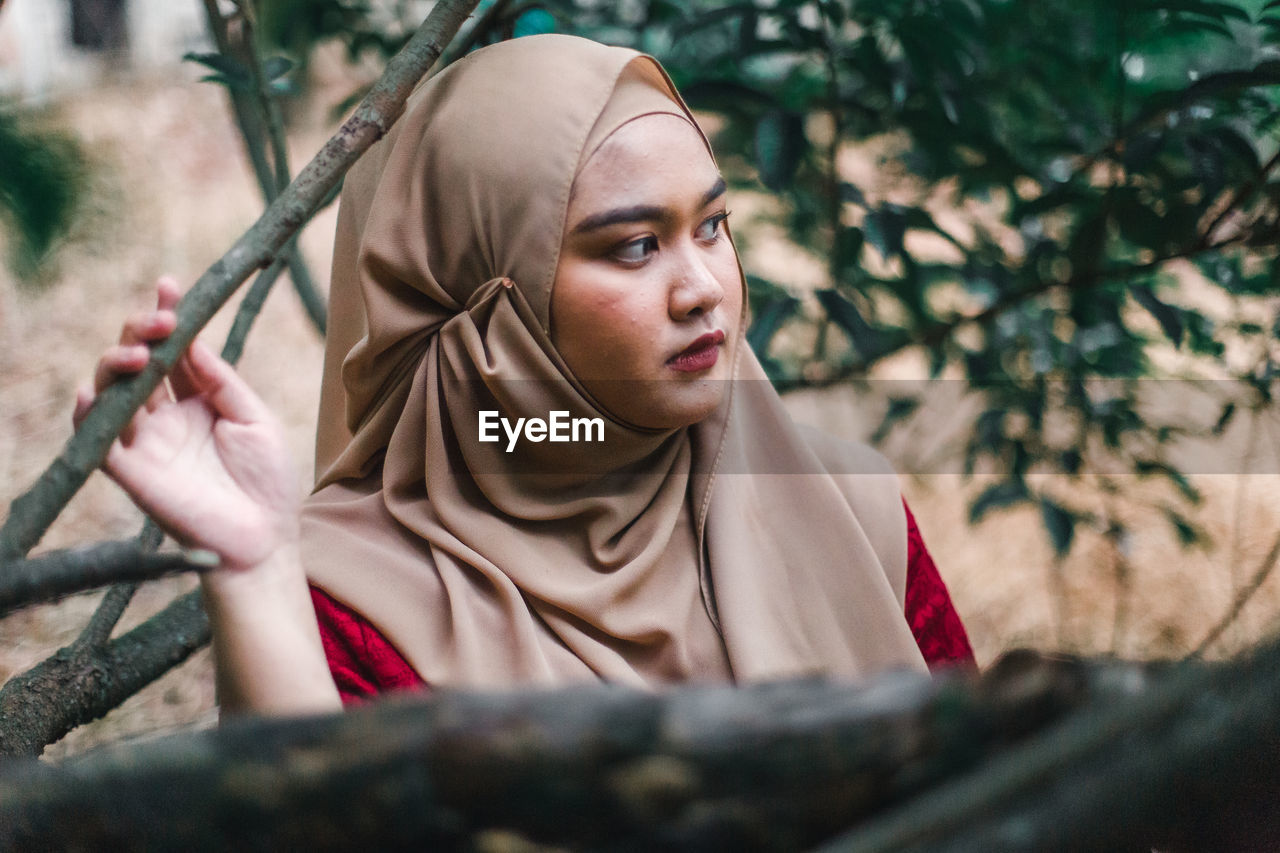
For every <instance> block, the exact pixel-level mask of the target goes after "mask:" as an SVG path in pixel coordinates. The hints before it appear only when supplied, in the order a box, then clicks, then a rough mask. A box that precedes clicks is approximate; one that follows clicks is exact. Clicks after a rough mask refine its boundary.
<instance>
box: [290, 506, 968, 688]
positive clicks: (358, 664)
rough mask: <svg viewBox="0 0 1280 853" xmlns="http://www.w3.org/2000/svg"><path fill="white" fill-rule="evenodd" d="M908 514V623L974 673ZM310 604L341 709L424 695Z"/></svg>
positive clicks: (946, 661)
mask: <svg viewBox="0 0 1280 853" xmlns="http://www.w3.org/2000/svg"><path fill="white" fill-rule="evenodd" d="M903 506H904V508H906V512H907V596H906V617H907V623H908V624H909V625H910V626H911V633H912V635H914V636H915V639H916V644H917V645H919V646H920V652H921V653H922V654H923V655H924V659H925V661H926V662H927V663H928V664H929V668H930V669H940V668H943V667H948V666H965V667H976V665H977V664H976V662H975V661H974V657H973V649H972V648H971V647H970V645H969V636H968V634H966V633H965V630H964V625H963V624H962V623H961V621H960V615H959V614H958V613H956V609H955V607H954V606H953V605H952V603H951V596H950V594H949V593H948V592H947V587H946V584H944V583H943V582H942V576H941V575H939V574H938V568H937V566H935V565H934V563H933V558H932V557H930V556H929V550H928V549H927V548H926V547H925V544H924V538H923V537H921V535H920V528H919V527H917V526H916V520H915V518H914V517H913V516H912V515H911V509H910V508H909V507H906V504H905V502H904V504H903ZM311 603H312V604H313V605H314V606H315V609H316V619H317V621H318V622H319V624H320V639H321V641H322V642H323V643H324V654H325V657H326V658H327V659H328V661H329V670H330V672H332V673H333V680H334V683H335V684H337V686H338V693H339V695H341V696H342V701H343V704H347V705H350V704H358V703H360V702H363V701H366V700H368V699H369V698H371V697H373V696H376V695H378V694H379V693H386V692H388V691H391V690H422V689H425V688H426V686H427V685H426V683H425V682H424V681H423V680H422V678H421V677H419V675H418V673H417V672H415V671H414V669H413V667H411V666H409V664H408V662H407V661H406V660H405V659H404V657H403V656H402V655H401V654H400V652H399V651H397V650H396V647H395V646H393V645H391V643H390V642H388V640H387V639H386V638H385V637H383V636H382V634H381V633H380V632H379V631H378V629H377V628H375V627H373V625H371V624H369V622H368V621H367V620H366V619H365V618H364V617H363V616H361V615H360V614H359V613H357V612H355V611H354V610H352V609H351V608H349V607H347V606H346V605H345V604H342V603H341V602H339V601H337V600H336V599H334V598H333V597H331V596H330V595H329V594H328V593H326V592H324V591H323V590H321V589H317V588H316V587H312V588H311Z"/></svg>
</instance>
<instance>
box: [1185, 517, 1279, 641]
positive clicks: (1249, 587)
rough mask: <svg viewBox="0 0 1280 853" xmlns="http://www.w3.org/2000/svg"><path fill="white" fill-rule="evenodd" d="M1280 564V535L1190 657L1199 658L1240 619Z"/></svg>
mask: <svg viewBox="0 0 1280 853" xmlns="http://www.w3.org/2000/svg"><path fill="white" fill-rule="evenodd" d="M1277 563H1280V535H1277V536H1276V541H1275V542H1273V543H1271V550H1269V551H1267V555H1266V556H1265V557H1263V558H1262V562H1261V563H1259V564H1258V568H1257V569H1255V570H1254V572H1253V577H1252V578H1250V579H1249V582H1248V583H1247V584H1245V585H1244V586H1243V587H1242V588H1241V589H1240V590H1239V591H1238V592H1236V598H1235V601H1233V602H1231V609H1230V610H1228V611H1227V612H1226V614H1225V615H1224V616H1223V617H1222V618H1221V619H1219V620H1218V624H1217V625H1214V626H1213V628H1211V629H1210V630H1209V633H1208V634H1206V635H1205V637H1204V639H1203V640H1201V641H1200V644H1199V645H1198V646H1196V648H1195V651H1193V652H1192V653H1191V657H1200V656H1201V655H1203V654H1204V653H1205V650H1206V649H1208V648H1209V647H1210V646H1212V645H1213V644H1214V643H1215V642H1216V641H1217V639H1218V638H1219V637H1220V636H1222V632H1223V631H1225V630H1227V629H1228V628H1230V627H1231V626H1232V625H1233V624H1235V621H1236V620H1237V619H1239V618H1240V614H1241V612H1242V611H1243V610H1244V607H1245V605H1246V604H1248V603H1249V601H1250V600H1251V599H1252V598H1253V596H1254V593H1256V592H1257V591H1258V589H1259V588H1260V587H1261V586H1262V585H1263V584H1264V583H1266V580H1267V578H1269V577H1271V573H1272V572H1273V571H1275V568H1276V564H1277Z"/></svg>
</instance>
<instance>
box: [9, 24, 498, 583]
mask: <svg viewBox="0 0 1280 853" xmlns="http://www.w3.org/2000/svg"><path fill="white" fill-rule="evenodd" d="M475 5H476V0H440V2H438V3H437V4H436V5H435V6H434V7H433V8H432V10H431V14H430V15H428V16H427V20H426V21H424V22H423V24H422V26H421V27H420V28H419V29H418V31H417V32H416V33H415V34H414V36H413V38H411V39H410V40H409V42H408V44H406V45H405V47H404V48H403V49H402V50H401V51H400V52H399V53H398V54H396V55H395V56H394V57H392V59H391V61H390V62H388V63H387V68H386V71H385V72H384V73H383V75H382V78H381V79H380V80H379V81H378V84H377V85H376V86H375V87H374V88H373V90H372V91H370V92H369V94H368V95H367V96H365V98H364V100H363V101H361V103H360V105H359V106H358V107H357V108H356V111H355V113H354V115H352V116H351V118H349V119H348V120H347V121H346V122H345V123H344V124H343V125H342V127H341V128H340V129H339V130H338V133H337V134H336V135H335V136H334V137H333V138H332V139H330V140H329V141H328V142H327V143H325V145H324V147H323V148H321V149H320V152H319V153H318V154H317V155H316V156H315V157H314V158H313V159H312V161H311V162H310V163H308V164H307V166H306V168H304V169H303V170H302V172H301V173H299V175H298V177H297V178H296V179H295V180H294V181H293V183H292V184H290V185H289V187H288V188H287V189H286V190H285V191H284V192H283V193H281V195H280V196H279V197H278V198H277V199H276V200H275V201H274V202H272V204H271V205H270V207H268V208H267V210H266V212H265V213H263V215H262V216H261V217H260V218H259V219H258V221H257V222H256V223H254V225H253V226H252V227H250V228H249V230H248V231H247V232H245V234H244V235H243V236H242V237H241V238H240V239H239V240H237V241H236V242H235V244H234V245H233V246H232V247H231V248H230V249H229V250H228V251H227V253H226V254H224V255H223V256H222V258H220V259H219V260H218V261H217V262H215V263H214V264H213V266H212V267H210V268H209V269H208V270H207V271H206V272H205V273H204V274H203V275H202V276H200V278H199V279H198V280H197V281H196V283H195V285H194V286H193V287H192V288H191V290H190V291H189V292H188V293H187V294H186V296H184V297H183V299H182V302H181V303H180V304H179V306H178V324H177V328H176V329H175V330H174V332H173V334H172V335H171V336H170V337H169V338H168V339H167V340H166V341H165V342H164V343H163V344H160V345H158V346H157V347H155V348H154V349H153V350H152V357H151V361H150V363H149V364H148V365H147V366H146V367H145V368H144V369H143V370H142V371H140V372H139V374H137V375H136V376H135V377H133V378H131V379H127V380H123V381H121V382H118V383H116V384H114V385H112V386H111V387H109V388H107V389H106V390H104V391H103V393H102V394H101V395H100V396H99V397H98V400H97V402H96V403H95V404H94V407H93V409H92V410H90V412H89V414H88V415H87V416H86V417H85V419H84V422H83V423H82V424H81V425H80V428H79V430H77V432H76V433H75V435H73V436H72V437H71V439H70V440H69V441H68V442H67V444H66V446H65V447H64V448H63V450H62V453H61V454H59V456H58V458H57V459H55V460H54V461H53V463H52V464H51V465H50V466H49V467H48V468H47V469H46V470H45V471H44V473H43V474H41V476H40V478H39V479H38V480H37V481H36V483H35V484H34V485H33V486H32V487H31V488H30V489H29V490H27V492H26V493H24V494H23V495H22V496H21V497H19V498H18V499H17V500H15V501H14V502H13V505H12V506H11V508H10V512H9V517H8V518H7V519H6V520H5V524H4V527H3V528H0V561H10V560H17V559H21V558H22V557H24V556H26V554H27V552H28V551H30V550H31V548H32V547H34V546H35V545H36V543H38V542H39V541H40V538H41V537H42V536H43V535H44V533H45V531H46V530H48V528H49V525H50V524H52V523H53V521H54V519H56V518H57V517H58V514H59V513H60V512H61V511H62V509H63V507H65V506H66V504H67V502H68V501H69V500H70V499H71V498H72V496H74V495H75V493H76V492H77V491H78V490H79V489H80V487H81V486H82V485H83V484H84V482H85V480H86V479H88V477H89V475H90V474H91V473H92V472H93V471H94V470H95V469H96V468H97V467H98V466H99V465H100V464H101V463H102V460H103V458H104V457H105V456H106V453H107V450H108V449H109V448H110V446H111V442H112V441H114V440H115V438H116V436H117V435H118V434H119V433H120V430H121V429H123V427H124V425H125V424H126V423H128V421H129V419H130V418H131V417H132V416H133V413H134V412H135V411H137V409H138V407H139V406H141V405H142V403H143V402H144V401H145V400H146V398H147V396H148V395H149V394H150V393H151V391H152V390H153V389H154V388H155V387H156V386H157V385H158V384H159V383H160V381H161V380H162V379H163V378H164V375H165V374H166V373H167V372H168V371H169V369H170V368H172V367H173V365H174V363H175V362H176V361H177V359H178V357H179V355H181V353H182V352H183V351H184V350H185V349H186V348H187V346H189V345H190V343H191V341H192V340H193V339H194V338H195V336H196V334H197V333H198V332H199V331H200V329H201V328H203V327H204V325H205V324H206V323H207V322H208V321H209V319H210V318H211V317H212V316H213V314H214V313H215V312H216V311H217V310H218V309H219V308H220V307H221V306H222V304H223V303H224V302H226V300H227V299H228V298H229V297H230V296H231V294H232V293H234V292H235V290H236V288H237V287H239V285H240V283H241V282H242V281H244V279H245V278H246V277H247V276H248V275H249V274H250V273H251V272H252V271H253V270H254V269H257V268H260V267H264V266H266V265H268V264H269V263H270V262H271V260H272V258H273V257H274V256H275V255H276V253H277V252H279V250H280V249H281V248H282V247H283V246H284V245H285V244H286V243H287V242H288V241H289V239H290V238H291V237H293V235H294V234H296V233H297V231H298V229H299V228H301V227H302V224H303V223H304V222H306V221H307V220H308V219H309V218H310V217H311V216H312V215H313V214H314V213H315V212H316V210H317V209H318V208H319V206H320V204H321V203H322V202H323V201H324V199H325V197H326V196H327V195H328V193H329V191H330V190H331V189H332V188H333V187H334V186H335V185H336V184H337V182H338V180H339V179H340V178H341V177H342V175H343V174H344V173H345V172H346V170H347V169H348V168H349V167H350V166H351V165H352V164H353V163H354V162H355V161H356V159H357V158H359V156H360V155H361V154H362V153H364V151H365V150H366V149H368V148H369V146H370V145H372V144H373V143H374V142H376V141H377V140H378V139H380V138H381V137H382V136H383V135H384V134H385V133H386V132H387V130H388V129H389V128H390V127H391V124H392V123H393V122H394V121H395V120H396V118H398V117H399V115H400V112H401V111H402V110H403V108H404V102H405V99H406V98H407V97H408V95H409V93H410V91H412V89H413V87H414V84H415V83H416V82H417V80H418V79H419V78H420V77H421V76H422V75H423V74H425V73H426V71H427V69H429V68H430V67H431V65H432V63H434V62H435V60H436V59H437V58H438V57H439V55H440V51H441V49H442V45H443V44H445V43H446V42H447V41H448V40H449V39H450V38H452V37H453V34H454V33H456V32H457V29H458V27H459V25H460V24H461V23H462V21H463V20H464V19H465V18H466V17H467V16H468V15H469V14H470V12H471V10H472V9H473V8H474V7H475Z"/></svg>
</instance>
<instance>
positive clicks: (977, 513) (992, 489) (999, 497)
mask: <svg viewBox="0 0 1280 853" xmlns="http://www.w3.org/2000/svg"><path fill="white" fill-rule="evenodd" d="M1030 499H1031V495H1030V493H1029V492H1028V491H1027V485H1026V483H1024V482H1022V481H1021V480H1006V481H1005V482H1003V483H996V484H995V485H992V486H988V487H987V488H986V489H984V490H983V492H982V494H980V495H978V497H976V498H975V499H974V501H973V503H971V504H969V523H970V524H977V523H978V522H979V521H982V519H983V518H984V517H985V516H986V514H987V513H989V512H991V510H993V509H1006V508H1008V507H1011V506H1015V505H1017V504H1021V503H1026V502H1027V501H1028V500H1030Z"/></svg>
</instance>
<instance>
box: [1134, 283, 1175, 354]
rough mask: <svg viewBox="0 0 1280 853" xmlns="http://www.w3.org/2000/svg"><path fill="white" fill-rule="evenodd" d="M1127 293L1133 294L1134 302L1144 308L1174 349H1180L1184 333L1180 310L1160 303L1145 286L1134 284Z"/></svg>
mask: <svg viewBox="0 0 1280 853" xmlns="http://www.w3.org/2000/svg"><path fill="white" fill-rule="evenodd" d="M1129 292H1130V293H1132V294H1133V300H1134V301H1135V302H1137V303H1138V304H1139V305H1141V306H1142V307H1143V308H1146V309H1147V311H1148V312H1150V314H1151V316H1152V317H1155V318H1156V322H1157V323H1159V324H1160V328H1161V329H1162V330H1163V331H1164V334H1165V337H1167V338H1168V339H1169V340H1170V341H1172V342H1173V345H1174V346H1175V347H1181V346H1182V334H1183V331H1184V327H1183V323H1182V310H1181V309H1179V308H1175V307H1173V306H1172V305H1168V304H1166V303H1164V302H1161V301H1160V300H1159V298H1157V297H1156V294H1155V292H1154V291H1152V289H1151V288H1149V287H1147V286H1146V285H1143V284H1135V285H1133V286H1131V287H1130V288H1129Z"/></svg>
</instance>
